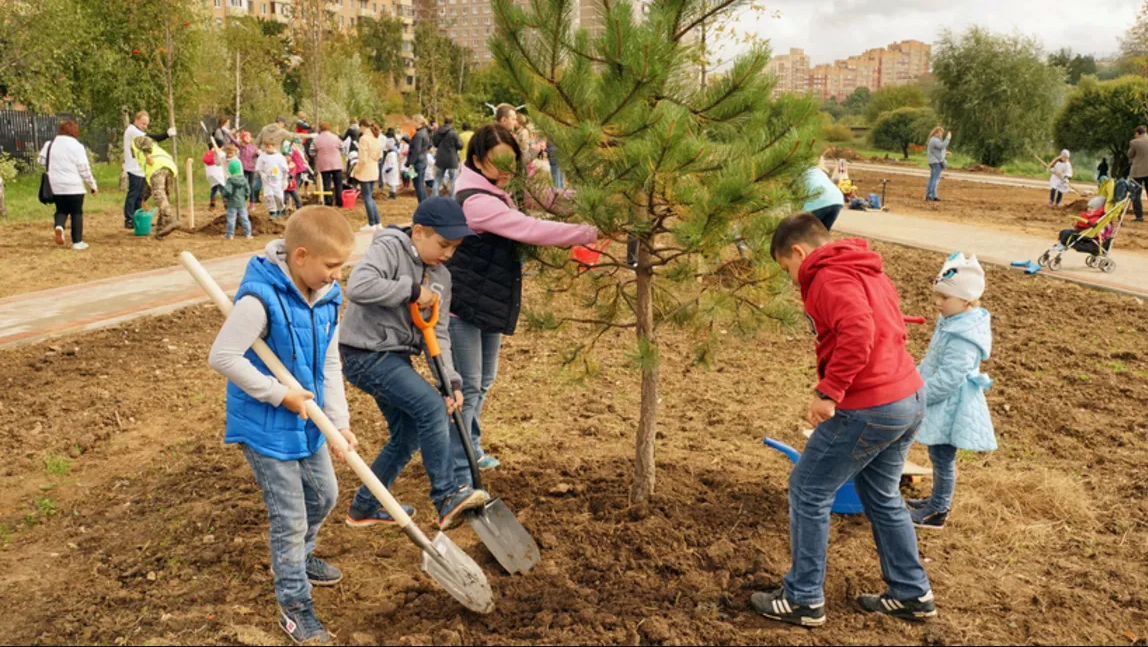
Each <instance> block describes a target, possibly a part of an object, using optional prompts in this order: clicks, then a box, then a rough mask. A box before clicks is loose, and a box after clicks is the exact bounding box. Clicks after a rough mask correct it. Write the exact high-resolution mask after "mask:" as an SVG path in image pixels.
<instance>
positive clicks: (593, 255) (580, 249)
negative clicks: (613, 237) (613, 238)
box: [570, 239, 610, 269]
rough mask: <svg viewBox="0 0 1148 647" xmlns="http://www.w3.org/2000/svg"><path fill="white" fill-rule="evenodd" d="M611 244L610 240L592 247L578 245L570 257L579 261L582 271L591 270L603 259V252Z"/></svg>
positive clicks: (572, 249) (571, 250) (571, 251)
mask: <svg viewBox="0 0 1148 647" xmlns="http://www.w3.org/2000/svg"><path fill="white" fill-rule="evenodd" d="M609 244H610V241H609V239H607V240H603V241H601V242H597V243H594V244H592V245H576V246H574V247H573V248H571V249H570V256H571V257H572V258H573V259H574V260H576V261H578V263H579V265H581V266H582V269H590V268H592V267H594V266H595V265H597V264H598V260H599V259H600V258H602V252H603V251H605V249H606V247H607V246H608V245H609Z"/></svg>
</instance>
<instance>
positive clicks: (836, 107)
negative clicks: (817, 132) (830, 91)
mask: <svg viewBox="0 0 1148 647" xmlns="http://www.w3.org/2000/svg"><path fill="white" fill-rule="evenodd" d="M821 111H822V112H824V113H825V114H827V115H829V116H830V117H833V120H834V121H836V120H838V119H840V118H841V117H843V116H845V107H844V106H842V105H841V104H840V103H837V97H829V98H828V99H826V100H825V101H823V102H821Z"/></svg>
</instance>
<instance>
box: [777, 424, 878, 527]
mask: <svg viewBox="0 0 1148 647" xmlns="http://www.w3.org/2000/svg"><path fill="white" fill-rule="evenodd" d="M763 442H764V443H765V446H766V447H771V448H773V449H776V450H777V451H779V452H781V453H782V454H785V455H786V456H788V457H789V460H791V461H793V462H794V463H797V459H799V458H801V452H799V451H797V450H796V449H794V448H792V447H790V446H789V445H786V444H785V443H783V442H779V441H776V440H774V439H772V438H769V437H766V438H765V440H764V441H763ZM832 511H833V512H834V513H836V514H861V513H862V512H864V511H865V507H864V506H862V505H861V497H859V496H857V488H856V486H854V485H853V481H852V480H850V481H849V482H848V483H846V484H845V485H842V486H841V488H840V489H838V490H837V496H835V497H834V498H833V508H832Z"/></svg>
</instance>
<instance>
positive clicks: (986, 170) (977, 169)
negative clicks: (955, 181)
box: [956, 164, 1004, 175]
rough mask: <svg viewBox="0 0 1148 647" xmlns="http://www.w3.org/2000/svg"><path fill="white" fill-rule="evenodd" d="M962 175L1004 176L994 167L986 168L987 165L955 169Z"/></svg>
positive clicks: (971, 165)
mask: <svg viewBox="0 0 1148 647" xmlns="http://www.w3.org/2000/svg"><path fill="white" fill-rule="evenodd" d="M956 170H958V171H960V172H962V173H984V174H986V175H1004V171H1002V170H1000V169H999V168H996V167H995V166H988V165H987V164H969V165H968V166H966V167H964V168H960V169H956Z"/></svg>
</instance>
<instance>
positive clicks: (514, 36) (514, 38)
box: [495, 5, 582, 126]
mask: <svg viewBox="0 0 1148 647" xmlns="http://www.w3.org/2000/svg"><path fill="white" fill-rule="evenodd" d="M497 10H498V9H497V5H496V8H495V11H497ZM499 18H501V19H502V22H503V23H504V24H506V25H509V24H510V22H509V18H508V17H507V16H505V15H504V14H500V16H499ZM504 31H506V32H507V39H508V40H510V42H511V43H512V44H513V45H514V48H515V49H516V50H517V51H518V53H519V55H520V56H521V57H522V60H523V61H524V62H525V64H526V66H527V67H528V68H530V71H531V72H532V73H533V74H534V75H535V76H536V77H538V78H539V79H542V80H543V81H545V82H546V84H547V85H549V86H550V87H552V88H554V89H555V91H557V92H558V96H560V97H562V100H563V101H564V102H565V103H566V107H567V108H569V109H570V114H571V115H573V116H574V121H575V122H577V121H581V120H582V119H581V117H580V116H579V112H578V108H577V106H575V105H574V100H573V99H572V98H571V97H570V95H568V94H566V91H565V90H563V89H562V86H560V85H559V84H558V83H557V82H555V81H553V80H551V79H549V78H548V77H547V76H546V75H545V74H544V73H543V71H542V70H541V69H539V67H538V66H537V65H536V64H535V62H534V60H533V59H531V58H530V56H529V54H527V51H526V47H525V44H524V43H523V42H522V38H521V33H520V32H521V30H520V29H514V30H510V29H506V30H504ZM512 76H514V75H512ZM518 90H519V91H520V92H521V93H522V94H523V95H524V96H526V97H527V98H530V96H531V94H530V91H529V90H530V88H526V87H519V88H518ZM555 121H558V120H555ZM563 125H564V126H571V124H567V123H563Z"/></svg>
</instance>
